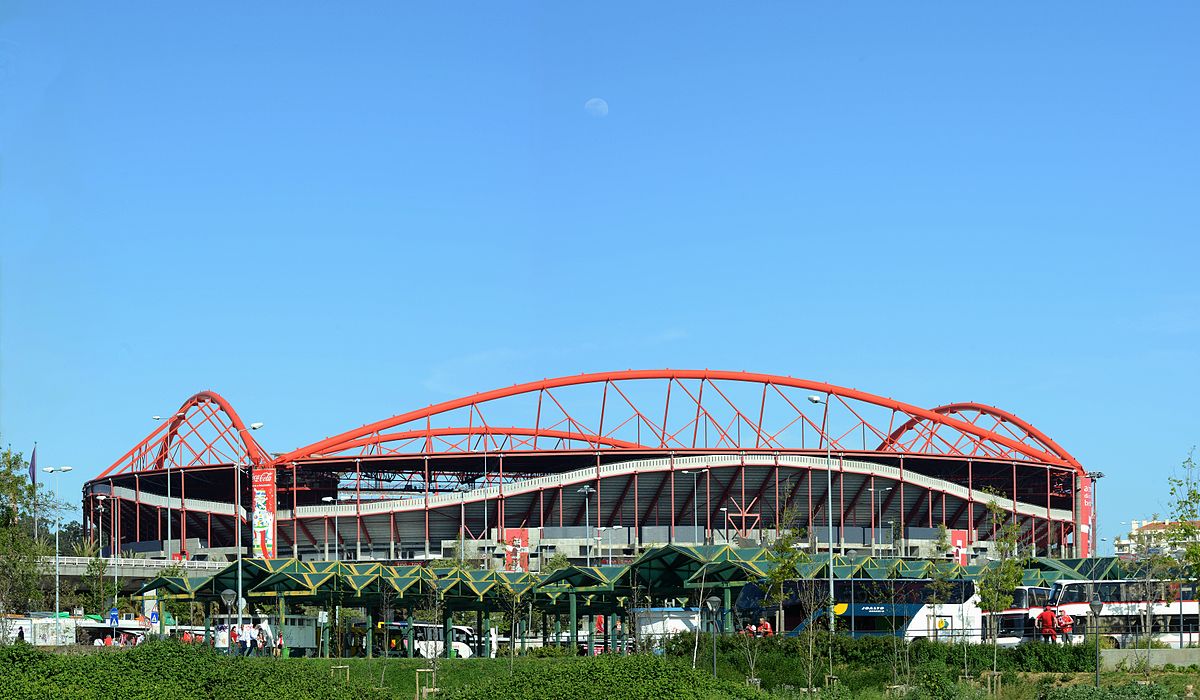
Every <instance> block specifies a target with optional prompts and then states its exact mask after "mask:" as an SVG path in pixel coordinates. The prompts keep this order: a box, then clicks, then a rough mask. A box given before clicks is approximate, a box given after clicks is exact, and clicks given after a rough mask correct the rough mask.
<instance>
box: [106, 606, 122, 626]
mask: <svg viewBox="0 0 1200 700" xmlns="http://www.w3.org/2000/svg"><path fill="white" fill-rule="evenodd" d="M120 621H121V611H120V610H117V609H116V608H112V609H110V610H109V611H108V624H109V625H111V626H113V627H116V626H117V623H118V622H120Z"/></svg>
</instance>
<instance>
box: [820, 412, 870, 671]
mask: <svg viewBox="0 0 1200 700" xmlns="http://www.w3.org/2000/svg"><path fill="white" fill-rule="evenodd" d="M808 401H809V403H813V404H824V405H825V415H826V416H828V415H829V402H828V400H827V399H822V398H821V397H820V396H818V395H816V394H812V395H810V396H809V397H808ZM821 430H822V431H823V432H825V431H827V430H828V427H827V426H826V425H825V421H824V420H822V421H821ZM821 440H822V441H824V443H825V515H826V516H828V518H829V563H828V568H829V605H828V607H829V633H830V634H833V452H832V450H833V445H832V444H831V443H830V441H829V436H828V435H823V436H821ZM811 517H812V514H811V513H810V514H809V518H810V519H811ZM842 524H843V525H845V523H842ZM872 546H874V543H872ZM830 649H831V651H830V652H829V653H830V655H832V654H833V651H832V647H830ZM832 664H833V662H832V661H830V665H831V666H832ZM830 673H831V674H832V673H833V671H832V670H830Z"/></svg>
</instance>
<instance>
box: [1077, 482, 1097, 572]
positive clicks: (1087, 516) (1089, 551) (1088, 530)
mask: <svg viewBox="0 0 1200 700" xmlns="http://www.w3.org/2000/svg"><path fill="white" fill-rule="evenodd" d="M1094 488H1095V484H1093V483H1092V480H1091V479H1088V478H1086V477H1085V478H1081V479H1080V484H1079V491H1080V493H1079V510H1078V518H1079V532H1078V533H1077V534H1076V535H1075V538H1076V539H1075V542H1076V544H1077V545H1078V546H1079V552H1080V554H1079V556H1081V557H1094V556H1096V551H1095V549H1094V548H1093V547H1094V544H1095V541H1096V540H1095V536H1094V535H1093V534H1092V514H1093V513H1094V512H1095V507H1096V502H1095V493H1094V491H1093V489H1094Z"/></svg>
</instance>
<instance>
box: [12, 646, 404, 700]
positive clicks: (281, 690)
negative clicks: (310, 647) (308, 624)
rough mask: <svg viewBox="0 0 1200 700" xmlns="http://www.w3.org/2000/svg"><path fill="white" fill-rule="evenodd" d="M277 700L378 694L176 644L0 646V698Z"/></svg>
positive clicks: (270, 663) (365, 698)
mask: <svg viewBox="0 0 1200 700" xmlns="http://www.w3.org/2000/svg"><path fill="white" fill-rule="evenodd" d="M248 697H280V698H301V699H303V700H374V699H375V698H383V697H386V696H385V695H384V694H383V693H380V692H378V691H375V690H372V689H371V688H370V687H364V686H361V685H349V686H348V685H346V683H345V681H344V680H343V681H340V682H339V681H337V680H335V679H333V678H331V677H330V675H329V673H328V671H324V670H323V669H321V668H318V667H313V666H305V665H302V664H296V663H289V662H288V661H285V660H282V659H270V658H239V657H228V656H224V655H221V654H217V653H216V652H214V651H212V650H210V649H208V648H206V647H203V646H196V645H185V644H182V643H179V642H175V641H169V640H164V641H155V642H147V643H145V644H143V645H141V646H137V647H134V648H133V649H128V650H113V649H96V650H88V651H87V652H85V653H67V654H55V653H48V652H44V651H41V650H38V649H35V648H34V647H31V646H29V645H27V644H17V645H13V646H7V647H0V698H4V700H25V699H26V698H29V699H30V700H33V699H35V698H36V699H37V700H42V699H44V698H55V699H56V700H59V699H66V700H71V699H74V698H78V699H80V700H83V699H85V698H86V699H88V700H91V699H92V698H114V699H116V698H121V699H122V700H124V699H127V698H128V699H130V700H143V699H146V700H151V699H153V700H160V699H161V700H184V699H185V698H188V699H190V698H202V699H205V698H212V699H213V700H229V699H230V698H248Z"/></svg>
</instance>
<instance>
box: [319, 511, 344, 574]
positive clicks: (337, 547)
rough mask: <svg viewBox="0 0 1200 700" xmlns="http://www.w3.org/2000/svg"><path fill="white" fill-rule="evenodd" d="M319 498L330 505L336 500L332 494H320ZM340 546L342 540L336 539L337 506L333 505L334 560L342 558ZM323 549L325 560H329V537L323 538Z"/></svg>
mask: <svg viewBox="0 0 1200 700" xmlns="http://www.w3.org/2000/svg"><path fill="white" fill-rule="evenodd" d="M321 500H322V501H323V502H325V503H328V504H330V506H331V507H332V506H333V504H334V503H336V502H337V499H336V498H334V497H333V496H322V497H321ZM325 522H329V521H328V520H326V521H325ZM341 548H342V542H341V540H340V539H338V512H337V508H336V507H334V508H333V558H334V560H335V561H341V560H342V552H341ZM325 551H326V554H325V561H329V554H328V552H329V539H328V538H326V539H325Z"/></svg>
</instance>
